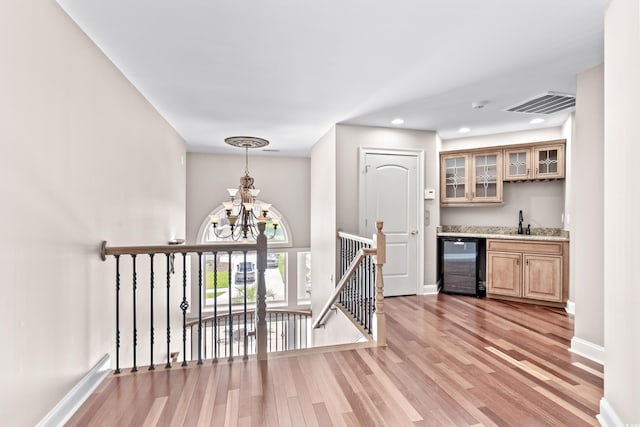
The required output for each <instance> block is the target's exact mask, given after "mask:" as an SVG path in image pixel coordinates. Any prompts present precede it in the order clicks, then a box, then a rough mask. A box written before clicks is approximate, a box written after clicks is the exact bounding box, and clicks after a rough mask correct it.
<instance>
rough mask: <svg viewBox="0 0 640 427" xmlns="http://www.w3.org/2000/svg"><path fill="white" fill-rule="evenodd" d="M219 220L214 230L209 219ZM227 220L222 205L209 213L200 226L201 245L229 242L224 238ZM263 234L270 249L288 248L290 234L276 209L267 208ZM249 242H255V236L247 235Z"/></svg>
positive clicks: (227, 233) (227, 238)
mask: <svg viewBox="0 0 640 427" xmlns="http://www.w3.org/2000/svg"><path fill="white" fill-rule="evenodd" d="M255 203H256V204H264V202H262V201H260V200H256V202H255ZM212 216H213V217H217V218H219V220H218V224H217V225H216V228H215V229H214V227H213V223H212V221H211V217H212ZM273 217H277V218H279V219H280V221H279V225H278V227H277V228H274V225H273V221H272V218H273ZM229 227H230V226H229V220H228V219H227V218H226V215H225V209H224V206H223V205H219V206H218V207H217V208H216V209H214V210H213V211H211V213H209V215H207V217H206V218H205V220H204V221H203V223H202V224H201V226H200V231H199V233H198V234H199V237H200V239H199V240H200V242H201V243H211V242H223V241H229V240H231V238H230V237H225V236H227V235H229ZM265 234H266V236H267V239H269V246H271V247H290V246H291V237H290V235H291V233H290V231H289V227H288V226H287V221H286V220H285V218H283V217H282V215H281V214H280V212H278V210H277V208H274V207H273V206H271V207H270V208H269V212H268V213H267V226H266V229H265ZM247 238H248V239H249V240H255V236H253V235H251V234H249V235H248V236H247Z"/></svg>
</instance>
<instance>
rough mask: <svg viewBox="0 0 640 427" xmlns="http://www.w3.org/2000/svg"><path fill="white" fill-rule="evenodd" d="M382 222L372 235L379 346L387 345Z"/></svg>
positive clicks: (385, 245)
mask: <svg viewBox="0 0 640 427" xmlns="http://www.w3.org/2000/svg"><path fill="white" fill-rule="evenodd" d="M382 225H383V222H382V221H376V229H377V230H378V231H377V232H376V234H374V235H373V243H374V244H375V247H376V255H374V257H373V260H374V263H375V265H376V342H377V343H378V345H379V346H385V345H387V321H386V318H385V316H384V279H383V277H382V266H383V264H384V263H385V262H386V257H387V252H386V248H387V238H386V236H385V235H384V233H383V232H382Z"/></svg>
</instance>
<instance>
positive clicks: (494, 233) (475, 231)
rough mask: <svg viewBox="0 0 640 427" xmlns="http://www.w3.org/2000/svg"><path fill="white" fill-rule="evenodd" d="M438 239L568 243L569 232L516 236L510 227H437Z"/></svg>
mask: <svg viewBox="0 0 640 427" xmlns="http://www.w3.org/2000/svg"><path fill="white" fill-rule="evenodd" d="M437 235H438V237H476V238H481V239H510V240H542V241H557V242H568V241H569V232H568V231H566V230H562V229H557V228H538V229H536V228H534V229H532V230H531V235H526V234H517V230H516V229H515V228H511V227H480V226H478V227H476V226H452V225H444V226H442V227H438V233H437Z"/></svg>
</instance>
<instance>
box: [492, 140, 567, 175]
mask: <svg viewBox="0 0 640 427" xmlns="http://www.w3.org/2000/svg"><path fill="white" fill-rule="evenodd" d="M560 178H564V144H563V143H556V144H542V145H531V144H527V145H524V146H522V147H517V146H516V147H513V146H512V147H508V148H505V150H504V180H505V181H525V180H533V179H560Z"/></svg>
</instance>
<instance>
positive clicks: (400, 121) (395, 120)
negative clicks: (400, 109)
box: [391, 118, 404, 125]
mask: <svg viewBox="0 0 640 427" xmlns="http://www.w3.org/2000/svg"><path fill="white" fill-rule="evenodd" d="M403 123H404V119H401V118H397V119H393V120H391V124H392V125H401V124H403Z"/></svg>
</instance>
